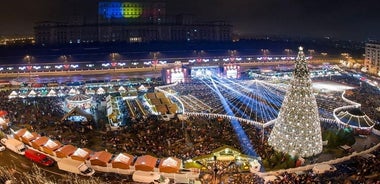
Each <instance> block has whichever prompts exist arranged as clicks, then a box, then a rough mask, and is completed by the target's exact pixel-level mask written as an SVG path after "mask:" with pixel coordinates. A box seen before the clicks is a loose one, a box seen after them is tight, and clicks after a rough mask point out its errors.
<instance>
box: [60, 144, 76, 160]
mask: <svg viewBox="0 0 380 184" xmlns="http://www.w3.org/2000/svg"><path fill="white" fill-rule="evenodd" d="M77 149H78V148H76V147H75V146H73V145H70V144H68V145H64V146H62V147H60V148H58V149H57V150H55V155H56V156H57V157H58V158H66V157H69V156H71V155H72V154H73V153H74V152H75V151H76V150H77Z"/></svg>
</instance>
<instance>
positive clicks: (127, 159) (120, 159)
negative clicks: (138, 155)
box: [112, 153, 134, 169]
mask: <svg viewBox="0 0 380 184" xmlns="http://www.w3.org/2000/svg"><path fill="white" fill-rule="evenodd" d="M133 158H134V157H133V156H132V155H130V154H127V153H119V154H118V155H117V156H116V157H115V158H114V159H113V160H112V167H113V168H119V169H129V168H130V166H131V164H132V162H133Z"/></svg>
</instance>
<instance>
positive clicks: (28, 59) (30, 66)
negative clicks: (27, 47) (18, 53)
mask: <svg viewBox="0 0 380 184" xmlns="http://www.w3.org/2000/svg"><path fill="white" fill-rule="evenodd" d="M32 60H33V56H30V55H26V56H25V57H24V61H25V62H26V64H27V66H26V68H27V69H28V70H29V81H30V78H31V77H32V68H33V67H32V65H31V63H32Z"/></svg>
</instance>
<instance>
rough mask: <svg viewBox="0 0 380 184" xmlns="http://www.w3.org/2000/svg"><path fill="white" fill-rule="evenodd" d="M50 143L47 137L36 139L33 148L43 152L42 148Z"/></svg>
mask: <svg viewBox="0 0 380 184" xmlns="http://www.w3.org/2000/svg"><path fill="white" fill-rule="evenodd" d="M48 141H49V138H48V137H46V136H43V137H38V138H36V139H35V140H33V141H32V142H31V143H32V147H33V148H34V149H38V150H41V151H42V147H41V146H42V145H44V144H46V143H47V142H48Z"/></svg>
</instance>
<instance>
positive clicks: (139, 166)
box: [135, 155, 158, 171]
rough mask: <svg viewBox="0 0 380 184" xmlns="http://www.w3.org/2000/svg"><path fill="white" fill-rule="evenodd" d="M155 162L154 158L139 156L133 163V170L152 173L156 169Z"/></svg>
mask: <svg viewBox="0 0 380 184" xmlns="http://www.w3.org/2000/svg"><path fill="white" fill-rule="evenodd" d="M157 160H158V159H157V158H156V157H153V156H150V155H144V156H140V157H138V158H137V160H136V162H135V169H136V170H140V171H153V170H154V168H155V167H156V163H157Z"/></svg>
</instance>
